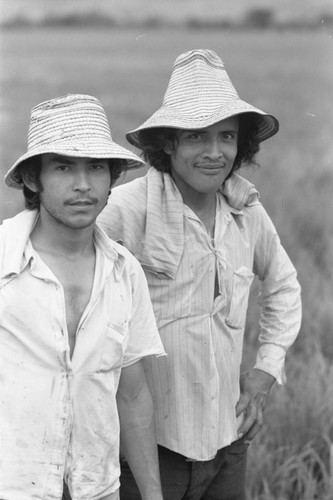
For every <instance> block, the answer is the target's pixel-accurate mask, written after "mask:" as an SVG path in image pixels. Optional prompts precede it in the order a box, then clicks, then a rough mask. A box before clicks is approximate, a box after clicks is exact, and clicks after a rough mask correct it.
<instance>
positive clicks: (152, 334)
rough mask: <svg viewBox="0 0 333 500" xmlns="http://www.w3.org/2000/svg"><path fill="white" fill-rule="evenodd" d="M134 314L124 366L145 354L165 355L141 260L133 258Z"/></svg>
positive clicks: (130, 323) (131, 320)
mask: <svg viewBox="0 0 333 500" xmlns="http://www.w3.org/2000/svg"><path fill="white" fill-rule="evenodd" d="M131 274H132V276H131V282H132V301H133V302H132V316H131V319H130V321H129V339H128V344H127V348H126V351H125V353H124V360H123V366H124V367H126V366H130V365H132V364H133V363H136V362H137V361H139V360H140V359H142V358H143V357H145V356H165V355H166V354H165V351H164V348H163V344H162V341H161V338H160V335H159V333H158V329H157V326H156V321H155V316H154V312H153V308H152V305H151V300H150V295H149V290H148V285H147V281H146V277H145V275H144V272H143V270H142V268H141V266H140V264H139V262H138V261H137V260H136V259H134V258H133V264H132V272H131Z"/></svg>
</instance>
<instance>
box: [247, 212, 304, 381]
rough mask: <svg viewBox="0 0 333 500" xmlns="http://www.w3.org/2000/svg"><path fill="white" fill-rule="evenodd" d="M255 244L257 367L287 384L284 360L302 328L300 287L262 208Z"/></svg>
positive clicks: (293, 269) (295, 274)
mask: <svg viewBox="0 0 333 500" xmlns="http://www.w3.org/2000/svg"><path fill="white" fill-rule="evenodd" d="M257 241H258V244H257V245H256V249H255V267H256V274H257V275H258V277H259V279H260V280H261V291H260V295H259V300H258V303H259V305H260V306H261V316H260V335H259V350H258V354H257V360H256V365H255V366H256V368H258V369H261V370H263V371H266V372H268V373H270V374H271V375H273V376H274V377H275V378H276V380H277V381H278V383H280V384H282V383H285V381H286V376H285V371H284V360H285V356H286V352H287V350H288V349H289V347H290V346H291V345H292V344H293V342H294V341H295V339H296V337H297V335H298V332H299V329H300V325H301V288H300V285H299V283H298V280H297V273H296V270H295V268H294V266H293V264H292V263H291V261H290V259H289V257H288V255H287V253H286V252H285V250H284V248H283V247H282V245H281V243H280V239H279V237H278V235H277V232H276V230H275V228H274V226H273V224H272V222H271V220H270V219H269V217H268V215H267V214H266V212H265V211H264V209H263V208H262V211H261V221H260V224H259V233H258V240H257Z"/></svg>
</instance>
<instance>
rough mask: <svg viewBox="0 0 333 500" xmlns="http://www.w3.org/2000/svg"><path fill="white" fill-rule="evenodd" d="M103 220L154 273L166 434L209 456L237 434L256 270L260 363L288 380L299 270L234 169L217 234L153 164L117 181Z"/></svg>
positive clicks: (153, 371)
mask: <svg viewBox="0 0 333 500" xmlns="http://www.w3.org/2000/svg"><path fill="white" fill-rule="evenodd" d="M99 223H100V224H101V225H102V227H103V228H104V230H105V231H106V232H107V234H108V235H109V236H111V237H112V238H113V239H115V240H121V241H122V242H123V243H124V245H125V246H126V247H127V248H128V249H129V250H130V251H131V252H133V253H134V255H135V256H136V257H137V258H138V260H139V261H140V262H141V264H142V266H143V268H144V270H145V273H146V277H147V281H148V285H149V290H150V296H151V299H152V303H153V307H154V312H155V316H156V320H157V325H158V328H159V332H160V335H161V338H162V341H163V344H164V348H165V350H166V352H167V357H165V358H158V359H151V360H148V361H147V375H148V381H149V384H150V387H151V389H152V392H153V396H154V400H155V408H156V427H157V433H158V442H159V444H161V445H163V446H165V447H167V448H169V449H171V450H173V451H176V452H177V453H180V454H182V455H184V456H186V457H188V458H190V459H193V460H209V459H211V458H213V457H214V456H215V454H216V452H217V450H218V449H220V448H223V447H224V446H227V445H228V444H230V443H231V442H232V441H234V440H235V439H237V427H238V425H239V422H237V419H236V413H235V406H236V403H237V401H238V399H239V394H240V392H239V375H240V365H241V359H242V350H243V336H244V328H245V321H246V313H247V306H248V297H249V291H250V286H251V283H252V281H253V278H254V276H255V275H256V276H258V278H259V280H260V281H261V293H260V304H261V306H262V313H261V319H260V335H259V349H258V353H257V360H256V365H255V367H256V368H258V369H260V370H263V371H265V372H267V373H270V374H271V375H273V376H274V377H275V378H276V379H277V381H278V382H280V383H282V382H283V381H284V377H285V376H284V359H285V354H286V351H287V349H288V347H289V346H290V345H291V344H292V343H293V341H294V340H295V338H296V336H297V333H298V330H299V327H300V320H301V301H300V287H299V284H298V281H297V278H296V271H295V269H294V267H293V265H292V263H291V262H290V260H289V258H288V256H287V254H286V252H285V250H284V249H283V247H282V246H281V243H280V240H279V237H278V235H277V232H276V230H275V228H274V226H273V224H272V222H271V220H270V218H269V217H268V215H267V213H266V211H265V210H264V208H263V206H262V205H261V203H260V202H259V199H258V195H257V192H256V190H255V189H254V187H253V185H252V184H250V183H249V182H248V181H246V180H245V179H243V178H241V177H240V176H238V175H235V174H234V175H233V176H231V178H230V179H229V180H228V181H227V182H226V183H225V186H224V189H223V191H221V192H220V191H219V192H218V193H217V208H216V220H215V235H214V240H213V241H212V240H211V238H210V236H209V235H208V233H207V231H206V228H205V226H204V224H203V223H202V222H201V220H200V219H199V218H198V217H197V216H196V214H195V213H194V212H193V211H192V210H191V209H190V208H189V207H188V206H186V205H185V204H184V203H183V201H182V198H181V195H180V192H179V191H178V189H177V187H176V185H175V184H174V182H173V181H172V179H171V177H170V176H169V175H168V174H161V173H159V172H157V171H156V170H155V169H150V170H149V172H148V174H147V175H146V176H145V177H143V178H139V179H136V180H134V181H132V182H130V183H128V184H125V185H122V186H119V187H117V188H115V189H114V190H113V192H112V195H111V197H110V199H109V203H108V206H107V207H106V209H105V210H104V211H103V213H102V215H101V216H100V218H99ZM216 277H217V284H218V294H216V293H215V287H216V284H215V280H216Z"/></svg>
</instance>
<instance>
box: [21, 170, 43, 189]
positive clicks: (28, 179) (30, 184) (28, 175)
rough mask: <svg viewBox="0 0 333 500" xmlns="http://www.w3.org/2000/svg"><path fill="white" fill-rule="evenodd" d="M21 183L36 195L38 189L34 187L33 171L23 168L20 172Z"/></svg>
mask: <svg viewBox="0 0 333 500" xmlns="http://www.w3.org/2000/svg"><path fill="white" fill-rule="evenodd" d="M21 175H22V180H23V183H24V184H25V185H26V186H27V188H29V189H30V191H32V192H33V193H38V192H39V189H38V188H37V186H36V181H35V172H34V170H33V169H28V168H23V169H22V172H21Z"/></svg>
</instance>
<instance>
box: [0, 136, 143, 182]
mask: <svg viewBox="0 0 333 500" xmlns="http://www.w3.org/2000/svg"><path fill="white" fill-rule="evenodd" d="M44 153H54V154H59V155H62V156H73V157H76V158H78V157H81V158H98V159H101V160H102V159H107V160H112V159H118V160H126V161H127V169H128V170H131V169H134V168H138V167H142V166H143V165H144V164H145V163H144V161H143V160H141V158H139V156H137V155H136V154H134V153H132V152H131V151H129V150H127V149H126V148H123V147H122V146H120V145H119V144H117V143H115V142H111V143H110V142H109V141H107V142H106V143H100V144H96V141H95V140H94V141H93V144H92V145H91V147H89V141H85V143H84V144H82V145H80V147H78V144H77V143H76V144H75V146H74V145H73V144H67V145H66V144H64V143H61V144H59V145H58V146H57V145H56V144H54V143H53V144H52V145H51V146H50V145H47V146H45V147H38V148H35V149H32V150H29V151H28V152H27V153H25V154H24V155H22V156H21V157H20V158H19V159H18V160H17V161H16V162H15V163H14V165H13V166H12V167H11V168H10V169H9V170H8V172H7V173H6V175H5V177H4V181H5V184H6V185H7V186H8V187H12V188H15V189H22V188H23V181H22V177H21V168H20V167H21V166H22V164H23V163H24V162H25V161H26V160H28V159H29V158H32V157H34V156H37V155H40V154H44Z"/></svg>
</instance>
